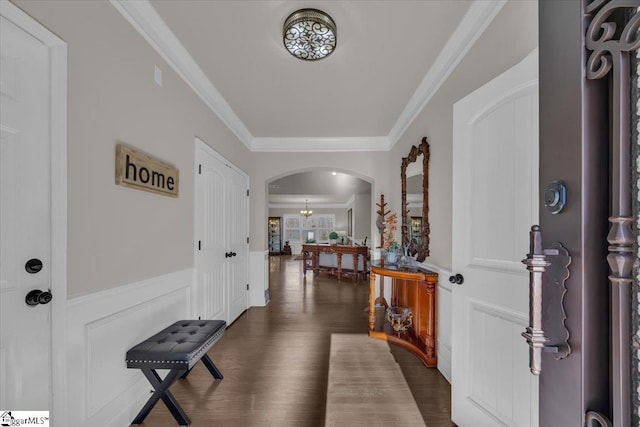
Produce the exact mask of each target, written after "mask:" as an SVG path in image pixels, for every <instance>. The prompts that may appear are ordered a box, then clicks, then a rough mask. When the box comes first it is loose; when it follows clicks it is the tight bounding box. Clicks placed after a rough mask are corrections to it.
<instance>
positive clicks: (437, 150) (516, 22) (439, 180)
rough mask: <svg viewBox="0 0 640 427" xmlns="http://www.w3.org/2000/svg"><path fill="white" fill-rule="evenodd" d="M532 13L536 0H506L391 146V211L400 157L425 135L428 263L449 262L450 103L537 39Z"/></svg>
mask: <svg viewBox="0 0 640 427" xmlns="http://www.w3.org/2000/svg"><path fill="white" fill-rule="evenodd" d="M537 17H538V11H537V2H535V1H529V0H522V1H510V2H508V3H507V4H506V5H505V6H504V8H503V9H502V10H501V11H500V13H499V14H498V15H497V16H496V18H495V19H494V21H493V23H492V24H491V26H489V28H488V29H487V30H486V31H485V32H484V34H483V35H482V36H481V37H480V38H479V39H478V41H477V42H476V43H475V45H474V46H473V47H472V48H471V50H470V51H469V52H468V53H467V55H466V56H465V57H464V59H463V60H462V61H461V62H460V64H459V65H458V66H457V67H456V69H455V71H453V73H452V74H451V75H450V76H449V79H448V80H447V81H446V82H445V83H444V84H443V85H442V87H441V88H440V89H439V90H438V92H437V93H436V94H435V95H434V96H433V98H432V99H431V101H430V102H429V104H428V105H427V106H426V107H425V108H424V109H423V110H422V112H421V113H420V114H419V115H418V116H417V117H416V120H415V121H414V122H413V124H412V125H411V126H410V127H409V129H407V131H406V132H405V133H404V135H402V137H401V138H400V140H399V141H398V143H396V145H395V146H394V147H393V149H392V150H391V170H390V171H389V176H390V177H391V183H390V188H391V189H392V190H394V191H390V192H389V195H390V196H391V197H389V202H390V206H391V208H392V210H393V211H395V212H401V209H400V202H401V200H400V165H401V158H402V157H406V156H407V155H408V154H409V151H410V149H411V146H412V145H418V144H420V142H421V141H422V138H423V137H424V136H427V137H428V139H429V145H430V149H431V161H430V164H429V196H430V200H429V221H430V225H431V245H430V248H431V255H430V257H428V258H427V261H428V262H430V263H433V264H436V265H439V266H441V267H444V268H446V269H450V268H451V259H452V245H451V231H452V229H451V217H452V214H453V212H452V210H451V203H452V199H451V192H452V178H453V174H455V171H454V170H453V166H452V161H453V159H452V138H453V104H454V103H455V102H456V101H458V100H460V99H462V98H464V97H465V96H466V95H468V94H469V93H471V92H473V91H474V90H475V89H477V88H479V87H480V86H482V85H483V84H485V83H487V82H488V81H490V80H491V79H493V78H494V77H496V76H498V75H500V74H501V73H503V72H504V71H506V70H508V69H509V68H511V67H512V66H513V65H515V64H517V63H518V62H520V61H521V60H522V59H524V57H525V56H527V55H528V54H529V53H530V52H531V51H532V50H533V49H534V48H535V47H536V46H537V45H538V19H537ZM385 197H386V196H385Z"/></svg>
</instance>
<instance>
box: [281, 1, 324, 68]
mask: <svg viewBox="0 0 640 427" xmlns="http://www.w3.org/2000/svg"><path fill="white" fill-rule="evenodd" d="M283 38H284V46H285V47H286V48H287V50H288V51H289V52H290V53H291V54H292V55H293V56H295V57H297V58H300V59H304V60H307V61H315V60H318V59H322V58H324V57H326V56H328V55H330V54H331V52H333V51H334V50H335V48H336V41H337V32H336V24H335V22H333V19H331V17H330V16H329V15H327V14H326V13H324V12H323V11H321V10H317V9H300V10H297V11H295V12H293V13H292V14H291V15H289V17H288V18H287V19H286V20H285V21H284V29H283Z"/></svg>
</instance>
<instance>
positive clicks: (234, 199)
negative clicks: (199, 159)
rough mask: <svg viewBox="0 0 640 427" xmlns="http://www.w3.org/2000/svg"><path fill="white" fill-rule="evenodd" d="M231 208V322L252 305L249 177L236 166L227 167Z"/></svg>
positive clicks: (229, 206)
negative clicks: (250, 294) (250, 291)
mask: <svg viewBox="0 0 640 427" xmlns="http://www.w3.org/2000/svg"><path fill="white" fill-rule="evenodd" d="M228 169H229V170H228V174H227V177H228V185H227V188H228V190H229V197H228V209H229V212H230V213H231V215H230V218H229V221H228V224H229V236H228V242H229V243H228V247H229V251H230V252H231V253H233V254H234V255H233V256H232V257H230V258H229V261H228V268H229V286H230V296H229V322H233V321H234V320H236V319H237V318H238V316H240V315H241V314H242V313H243V312H244V311H245V310H246V309H247V308H248V305H249V292H248V290H247V284H248V283H249V277H248V265H249V253H248V252H249V248H248V245H247V236H249V230H248V223H247V217H248V201H247V199H248V197H247V183H246V178H245V177H244V176H243V175H242V174H240V173H239V172H238V171H236V170H234V169H233V168H228Z"/></svg>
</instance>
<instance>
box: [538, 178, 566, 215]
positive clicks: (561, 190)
mask: <svg viewBox="0 0 640 427" xmlns="http://www.w3.org/2000/svg"><path fill="white" fill-rule="evenodd" d="M543 197H544V206H545V207H546V208H547V210H548V211H549V212H550V213H551V214H553V215H555V214H558V213H560V211H562V209H564V205H565V204H566V203H567V187H566V185H565V184H564V182H562V181H560V180H555V181H551V182H550V183H549V184H547V188H545V190H544V195H543Z"/></svg>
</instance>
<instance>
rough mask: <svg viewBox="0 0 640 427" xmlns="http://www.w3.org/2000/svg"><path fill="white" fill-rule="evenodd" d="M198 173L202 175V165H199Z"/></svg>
mask: <svg viewBox="0 0 640 427" xmlns="http://www.w3.org/2000/svg"><path fill="white" fill-rule="evenodd" d="M198 175H202V165H198Z"/></svg>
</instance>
